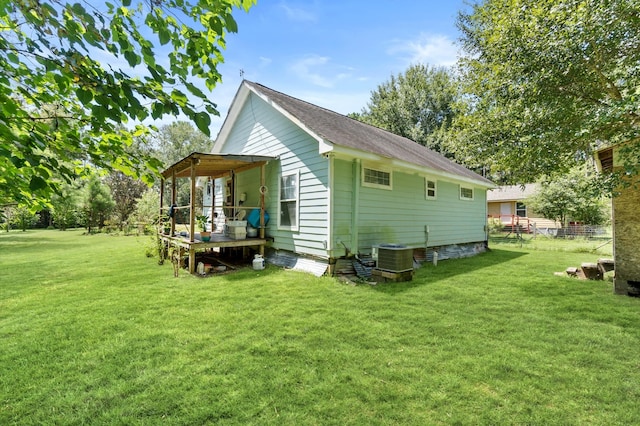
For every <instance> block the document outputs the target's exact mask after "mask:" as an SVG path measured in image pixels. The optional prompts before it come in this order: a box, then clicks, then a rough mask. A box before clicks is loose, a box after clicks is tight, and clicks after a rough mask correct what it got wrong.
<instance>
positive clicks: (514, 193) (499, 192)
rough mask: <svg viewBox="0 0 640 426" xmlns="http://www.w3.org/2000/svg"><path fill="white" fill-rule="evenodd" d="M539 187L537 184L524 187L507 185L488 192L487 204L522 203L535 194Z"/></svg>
mask: <svg viewBox="0 0 640 426" xmlns="http://www.w3.org/2000/svg"><path fill="white" fill-rule="evenodd" d="M536 189H537V186H536V184H535V183H528V184H526V185H524V187H522V185H505V186H500V187H498V188H495V189H492V190H490V191H487V202H494V201H520V200H524V199H526V198H529V197H530V196H532V195H533V194H535V192H536Z"/></svg>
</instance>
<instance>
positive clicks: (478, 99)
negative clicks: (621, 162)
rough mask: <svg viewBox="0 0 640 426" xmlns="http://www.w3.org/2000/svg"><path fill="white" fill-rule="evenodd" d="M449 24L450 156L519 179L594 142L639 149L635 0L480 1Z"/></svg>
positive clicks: (561, 163) (561, 167) (567, 164)
mask: <svg viewBox="0 0 640 426" xmlns="http://www.w3.org/2000/svg"><path fill="white" fill-rule="evenodd" d="M458 27H459V28H460V30H461V31H462V39H461V44H462V47H463V49H464V54H463V57H462V58H461V60H460V65H461V79H462V82H463V89H464V96H462V97H461V100H463V101H464V103H463V104H462V105H461V107H460V108H461V112H462V113H461V114H459V115H457V118H456V120H455V121H456V123H455V126H454V127H455V129H456V132H455V133H454V136H455V137H453V138H452V140H453V143H451V145H450V148H449V149H451V150H452V151H454V152H455V154H456V158H459V159H463V160H464V161H465V163H466V164H467V165H469V166H471V167H475V168H478V167H488V168H490V170H491V172H492V174H493V176H494V178H496V179H497V180H502V181H504V182H510V183H526V182H532V181H535V180H536V179H537V178H538V177H539V176H542V175H546V174H550V173H553V172H558V171H559V172H562V171H567V170H568V169H570V168H571V167H573V166H574V165H575V164H576V162H575V161H574V160H575V159H576V157H578V158H584V157H585V155H588V153H589V152H590V151H591V150H592V149H593V148H594V147H595V146H596V144H598V143H602V142H606V143H620V142H630V143H629V144H627V146H630V147H634V149H635V150H636V152H637V150H638V149H640V146H639V142H640V97H639V96H638V87H640V72H639V71H638V63H639V62H640V13H639V12H638V4H637V0H611V1H597V0H569V1H567V0H544V1H540V0H512V1H509V2H504V1H501V0H484V1H482V2H479V3H476V4H474V5H473V6H472V8H471V9H470V12H469V13H461V14H460V15H459V19H458Z"/></svg>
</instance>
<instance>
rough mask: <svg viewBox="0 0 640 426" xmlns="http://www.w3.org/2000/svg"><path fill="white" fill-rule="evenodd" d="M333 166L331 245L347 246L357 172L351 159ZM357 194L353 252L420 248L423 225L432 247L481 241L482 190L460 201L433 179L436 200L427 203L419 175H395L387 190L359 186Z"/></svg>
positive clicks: (454, 187)
mask: <svg viewBox="0 0 640 426" xmlns="http://www.w3.org/2000/svg"><path fill="white" fill-rule="evenodd" d="M334 164H335V170H334V176H335V180H336V183H335V185H334V244H338V243H339V241H343V242H345V243H347V245H349V244H348V242H350V241H351V239H352V238H351V237H352V215H351V212H352V210H353V205H352V200H353V199H354V189H353V186H354V185H353V177H354V173H357V170H358V168H356V170H355V171H354V168H353V163H352V162H350V161H344V160H336V161H335V162H334ZM358 179H360V176H359V175H358ZM465 186H466V185H465ZM359 191H360V193H359V195H358V197H357V199H358V200H359V203H358V206H357V209H358V213H359V217H358V225H357V226H358V228H357V232H358V244H357V246H358V247H357V250H358V251H361V252H369V251H370V249H371V247H372V246H373V245H376V244H381V243H399V244H405V245H408V246H414V247H423V246H424V245H425V239H426V233H425V227H426V226H428V227H429V238H428V245H429V246H431V247H432V246H442V245H449V244H460V243H469V242H479V241H484V240H485V232H484V226H485V209H486V191H485V190H484V189H481V188H474V200H472V201H468V200H460V198H459V185H458V184H457V183H453V182H447V181H443V180H438V181H437V191H438V192H437V199H435V200H427V199H426V198H425V178H424V176H420V175H417V174H407V173H402V172H398V171H394V172H393V189H392V190H386V189H377V188H368V187H363V186H360V188H359ZM350 248H351V249H352V251H355V248H354V247H350Z"/></svg>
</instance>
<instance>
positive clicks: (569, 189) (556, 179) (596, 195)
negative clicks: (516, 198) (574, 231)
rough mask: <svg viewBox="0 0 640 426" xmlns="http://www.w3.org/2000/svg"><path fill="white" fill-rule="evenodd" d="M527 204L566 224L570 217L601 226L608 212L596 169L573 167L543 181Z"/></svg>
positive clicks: (545, 215) (548, 217)
mask: <svg viewBox="0 0 640 426" xmlns="http://www.w3.org/2000/svg"><path fill="white" fill-rule="evenodd" d="M527 205H528V206H529V207H531V208H532V209H533V210H535V211H537V212H539V213H540V214H542V215H543V216H544V217H545V218H547V219H553V220H556V221H558V222H560V223H561V224H562V225H563V226H566V224H567V220H568V219H569V218H571V219H572V220H574V221H578V222H584V223H587V224H589V225H602V224H604V223H606V222H607V220H608V219H609V217H608V216H609V215H608V212H607V209H606V207H605V201H604V199H603V197H602V195H601V190H600V186H599V180H598V179H597V176H596V174H595V171H594V170H593V168H592V167H591V168H590V167H588V166H579V167H574V168H573V169H572V170H571V171H570V172H569V173H566V174H564V175H555V176H547V177H545V178H543V179H541V180H540V182H539V184H538V190H537V191H536V194H535V195H534V196H532V197H531V198H530V199H528V200H527Z"/></svg>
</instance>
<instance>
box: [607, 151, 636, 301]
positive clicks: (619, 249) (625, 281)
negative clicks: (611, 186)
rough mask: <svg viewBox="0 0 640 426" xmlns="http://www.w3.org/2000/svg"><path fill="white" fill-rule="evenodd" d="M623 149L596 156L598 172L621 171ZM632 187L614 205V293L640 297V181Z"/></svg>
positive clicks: (633, 181) (616, 197)
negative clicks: (639, 219)
mask: <svg viewBox="0 0 640 426" xmlns="http://www.w3.org/2000/svg"><path fill="white" fill-rule="evenodd" d="M619 148H620V146H616V147H609V148H605V149H602V150H600V151H598V152H597V153H596V157H597V161H596V164H597V165H598V171H600V172H604V173H610V172H613V171H615V170H616V169H618V168H620V167H621V164H620V160H619ZM628 183H629V185H628V186H625V187H621V188H618V190H617V193H616V194H614V196H613V198H612V201H611V205H612V224H613V257H614V261H615V278H614V291H615V293H617V294H625V295H634V296H640V221H638V206H640V177H638V176H634V177H632V178H630V181H629V182H628Z"/></svg>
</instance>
